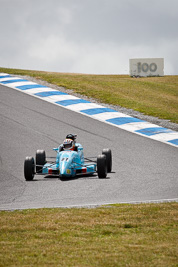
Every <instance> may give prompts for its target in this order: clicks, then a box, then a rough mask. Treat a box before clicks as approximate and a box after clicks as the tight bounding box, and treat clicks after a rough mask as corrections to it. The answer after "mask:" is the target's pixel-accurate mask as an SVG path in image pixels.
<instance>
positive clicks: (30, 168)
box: [24, 157, 35, 181]
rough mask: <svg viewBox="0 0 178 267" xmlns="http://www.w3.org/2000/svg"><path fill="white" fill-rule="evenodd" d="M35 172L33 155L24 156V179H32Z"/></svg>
mask: <svg viewBox="0 0 178 267" xmlns="http://www.w3.org/2000/svg"><path fill="white" fill-rule="evenodd" d="M34 174H35V161H34V158H33V157H26V159H25V162H24V176H25V180H26V181H32V180H33V178H34Z"/></svg>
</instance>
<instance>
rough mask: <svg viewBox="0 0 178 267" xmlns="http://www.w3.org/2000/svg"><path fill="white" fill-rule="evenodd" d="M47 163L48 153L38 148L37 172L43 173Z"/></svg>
mask: <svg viewBox="0 0 178 267" xmlns="http://www.w3.org/2000/svg"><path fill="white" fill-rule="evenodd" d="M45 163H46V153H45V151H44V150H37V152H36V172H37V173H42V169H43V166H44V165H45ZM39 165H40V166H39Z"/></svg>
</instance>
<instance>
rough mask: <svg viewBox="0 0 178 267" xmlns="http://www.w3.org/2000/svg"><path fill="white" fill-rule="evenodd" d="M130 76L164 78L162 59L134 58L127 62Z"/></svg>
mask: <svg viewBox="0 0 178 267" xmlns="http://www.w3.org/2000/svg"><path fill="white" fill-rule="evenodd" d="M129 65H130V76H132V77H148V76H164V58H137V59H136V58H135V59H130V60H129Z"/></svg>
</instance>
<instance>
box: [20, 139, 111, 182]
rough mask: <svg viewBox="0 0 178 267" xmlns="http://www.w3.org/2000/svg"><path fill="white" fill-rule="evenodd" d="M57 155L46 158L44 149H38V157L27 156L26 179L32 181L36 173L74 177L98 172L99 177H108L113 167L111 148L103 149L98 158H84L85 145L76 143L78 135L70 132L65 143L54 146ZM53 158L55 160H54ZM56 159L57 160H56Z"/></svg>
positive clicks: (25, 163) (25, 164) (25, 165)
mask: <svg viewBox="0 0 178 267" xmlns="http://www.w3.org/2000/svg"><path fill="white" fill-rule="evenodd" d="M53 150H55V151H56V152H57V156H56V157H50V158H48V159H49V160H47V159H46V153H45V151H44V150H37V152H36V158H35V160H34V158H33V157H26V159H25V162H24V176H25V179H26V181H32V180H33V178H34V175H35V174H42V175H46V176H58V177H60V178H64V179H65V178H69V179H70V178H72V177H75V176H77V175H87V174H89V175H90V174H94V173H97V174H98V177H99V178H106V176H107V173H108V172H111V169H112V153H111V150H110V149H103V151H102V154H101V155H99V156H98V157H97V158H96V160H92V159H93V157H92V158H84V154H83V147H82V145H81V144H79V143H76V135H73V134H68V135H67V136H66V139H65V140H64V142H63V144H61V145H60V146H59V147H57V148H53ZM52 159H53V161H52ZM54 159H55V161H54Z"/></svg>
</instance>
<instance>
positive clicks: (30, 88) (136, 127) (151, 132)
mask: <svg viewBox="0 0 178 267" xmlns="http://www.w3.org/2000/svg"><path fill="white" fill-rule="evenodd" d="M0 84H2V85H5V86H8V87H10V88H13V89H16V90H19V91H22V92H24V93H27V94H30V95H33V96H35V97H38V98H40V99H43V100H45V101H48V102H51V103H53V104H56V105H60V106H61V107H64V108H66V109H70V110H72V111H75V112H79V113H81V114H83V115H86V116H89V117H91V118H93V119H96V120H99V121H102V122H105V123H108V124H110V125H112V126H115V127H118V128H121V129H124V130H126V131H129V132H132V133H135V134H139V135H141V136H145V137H148V138H151V139H154V140H157V141H160V142H163V143H166V144H169V145H172V146H175V147H178V132H176V131H173V130H170V129H167V128H164V127H160V126H158V125H155V124H152V123H149V122H147V121H144V120H140V119H137V118H134V117H131V116H129V115H126V114H124V113H121V112H118V111H116V110H114V109H110V108H107V107H104V106H102V105H99V104H96V103H92V102H89V101H87V100H84V99H81V98H79V97H76V96H72V95H69V94H67V93H64V92H60V91H58V90H54V89H52V88H50V87H47V86H44V85H40V84H37V83H34V82H31V81H28V80H26V79H22V78H19V77H15V76H12V75H9V74H6V73H0Z"/></svg>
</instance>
